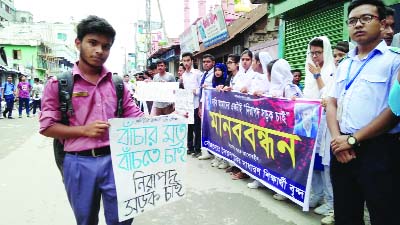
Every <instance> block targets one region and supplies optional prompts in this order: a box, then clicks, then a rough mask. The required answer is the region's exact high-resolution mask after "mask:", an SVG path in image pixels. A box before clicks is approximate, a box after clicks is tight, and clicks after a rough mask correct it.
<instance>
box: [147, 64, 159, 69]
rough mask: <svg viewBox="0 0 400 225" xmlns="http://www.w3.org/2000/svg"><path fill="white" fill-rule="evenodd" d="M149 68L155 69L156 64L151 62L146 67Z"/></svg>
mask: <svg viewBox="0 0 400 225" xmlns="http://www.w3.org/2000/svg"><path fill="white" fill-rule="evenodd" d="M147 69H149V70H155V69H157V65H156V64H155V63H151V64H150V66H148V67H147Z"/></svg>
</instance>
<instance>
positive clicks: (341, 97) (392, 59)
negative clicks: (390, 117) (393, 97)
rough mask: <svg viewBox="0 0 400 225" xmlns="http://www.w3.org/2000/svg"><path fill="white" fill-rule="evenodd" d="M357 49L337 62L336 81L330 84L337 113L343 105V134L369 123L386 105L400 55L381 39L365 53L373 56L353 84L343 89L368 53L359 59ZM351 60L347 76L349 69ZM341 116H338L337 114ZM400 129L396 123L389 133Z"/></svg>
mask: <svg viewBox="0 0 400 225" xmlns="http://www.w3.org/2000/svg"><path fill="white" fill-rule="evenodd" d="M356 50H357V48H356V49H353V50H351V51H350V52H349V53H348V56H349V58H347V59H345V60H343V61H342V63H340V65H339V67H338V69H337V73H336V83H335V85H333V87H332V89H331V92H330V93H329V96H330V97H333V98H336V99H337V103H338V114H340V112H339V111H340V109H339V108H340V105H341V106H342V107H341V108H342V113H341V118H337V119H338V121H339V127H340V131H341V132H342V133H354V132H356V131H357V130H359V129H361V128H362V127H365V126H366V125H367V124H369V123H370V122H372V121H373V120H374V119H375V118H376V117H377V116H378V115H379V114H380V113H381V112H382V111H384V110H385V109H386V108H388V97H389V92H390V89H391V87H392V85H393V84H394V82H395V80H396V79H397V72H398V71H399V68H400V54H396V53H394V52H392V51H390V50H389V49H388V47H387V45H386V43H385V42H384V41H382V42H381V43H379V45H378V46H376V47H375V49H374V50H372V51H371V52H370V53H369V55H368V56H370V55H371V54H374V51H375V52H376V53H375V54H376V55H375V56H374V57H373V58H372V59H371V60H370V61H369V62H368V63H367V64H366V65H365V67H364V68H363V69H362V70H361V72H360V74H359V75H358V76H357V77H356V79H355V80H354V82H353V84H352V85H351V86H350V87H349V88H348V90H347V91H346V92H345V87H346V84H348V83H349V82H350V80H351V79H352V78H353V77H354V75H355V74H356V73H357V71H358V70H359V69H360V67H361V65H362V64H363V63H364V62H365V61H366V60H367V58H368V56H366V57H364V58H363V59H359V58H358V56H357V55H356V54H357V53H356ZM351 61H353V63H352V66H351V70H350V73H349V78H347V73H348V69H349V66H350V63H351ZM339 116H340V115H338V117H339ZM397 132H400V126H399V125H397V127H395V128H394V129H393V130H391V131H390V133H397Z"/></svg>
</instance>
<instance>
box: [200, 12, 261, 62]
mask: <svg viewBox="0 0 400 225" xmlns="http://www.w3.org/2000/svg"><path fill="white" fill-rule="evenodd" d="M267 11H268V4H262V5H259V6H258V7H257V8H255V9H253V10H252V11H250V12H248V13H246V14H244V15H243V16H241V17H240V18H239V19H236V20H235V21H233V22H232V23H231V24H229V25H228V26H227V27H228V33H229V38H228V39H226V40H225V41H223V42H220V43H218V44H216V45H213V46H210V47H208V48H204V45H203V44H200V51H199V52H197V53H196V54H195V56H196V55H199V54H202V53H204V52H206V51H208V50H210V49H213V48H215V47H218V46H220V45H223V44H225V43H226V42H228V41H230V40H232V39H233V38H234V37H235V36H236V35H238V34H240V33H243V31H245V30H247V29H248V28H249V27H251V26H252V25H253V24H254V23H256V22H257V21H258V20H260V19H261V18H263V17H264V16H266V15H267Z"/></svg>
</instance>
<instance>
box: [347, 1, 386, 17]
mask: <svg viewBox="0 0 400 225" xmlns="http://www.w3.org/2000/svg"><path fill="white" fill-rule="evenodd" d="M360 5H373V6H376V8H377V9H378V15H379V19H380V20H383V19H385V18H386V7H385V4H383V2H382V1H380V0H353V1H352V2H351V3H350V5H349V7H348V8H347V11H348V12H347V17H348V16H349V15H350V13H351V11H352V10H353V9H354V8H356V7H358V6H360Z"/></svg>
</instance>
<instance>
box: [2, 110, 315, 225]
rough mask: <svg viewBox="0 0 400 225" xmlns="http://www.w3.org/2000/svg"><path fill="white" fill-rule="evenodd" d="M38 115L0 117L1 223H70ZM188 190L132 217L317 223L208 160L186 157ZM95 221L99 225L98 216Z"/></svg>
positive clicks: (179, 223)
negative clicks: (153, 209) (166, 203)
mask: <svg viewBox="0 0 400 225" xmlns="http://www.w3.org/2000/svg"><path fill="white" fill-rule="evenodd" d="M38 127H39V126H38V123H37V118H22V119H15V120H0V136H1V147H0V225H28V224H29V225H39V224H40V225H71V224H74V217H73V215H72V210H71V209H70V207H69V203H68V200H67V198H66V195H65V191H64V187H63V184H62V181H61V177H60V175H59V173H58V170H57V169H56V166H55V163H54V161H53V155H52V142H51V141H52V140H51V139H49V138H45V137H43V136H41V135H39V134H38V133H37V130H38ZM187 170H188V171H189V172H188V177H187V178H186V180H187V195H186V198H185V199H184V200H181V201H179V202H175V203H172V204H169V205H166V206H164V207H161V208H160V209H159V210H157V211H151V212H147V213H145V214H143V215H142V216H140V217H138V218H136V219H135V221H134V224H146V225H149V224H152V225H167V224H168V225H189V224H190V225H200V224H201V225H267V224H269V225H293V224H298V225H317V224H320V222H319V221H320V218H321V217H320V216H317V215H315V214H313V213H304V212H302V211H301V209H300V207H298V206H296V205H294V204H292V203H290V202H277V201H275V200H274V199H273V198H272V194H273V193H272V192H271V191H268V190H266V189H259V190H251V189H248V188H247V187H246V181H243V180H242V181H233V180H231V179H230V177H229V176H228V175H227V174H226V173H225V172H224V171H222V170H218V169H215V168H212V167H211V166H210V164H209V161H200V160H197V159H192V158H189V159H188V164H187ZM100 218H101V219H100V224H101V225H104V224H105V222H104V219H103V216H101V217H100Z"/></svg>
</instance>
